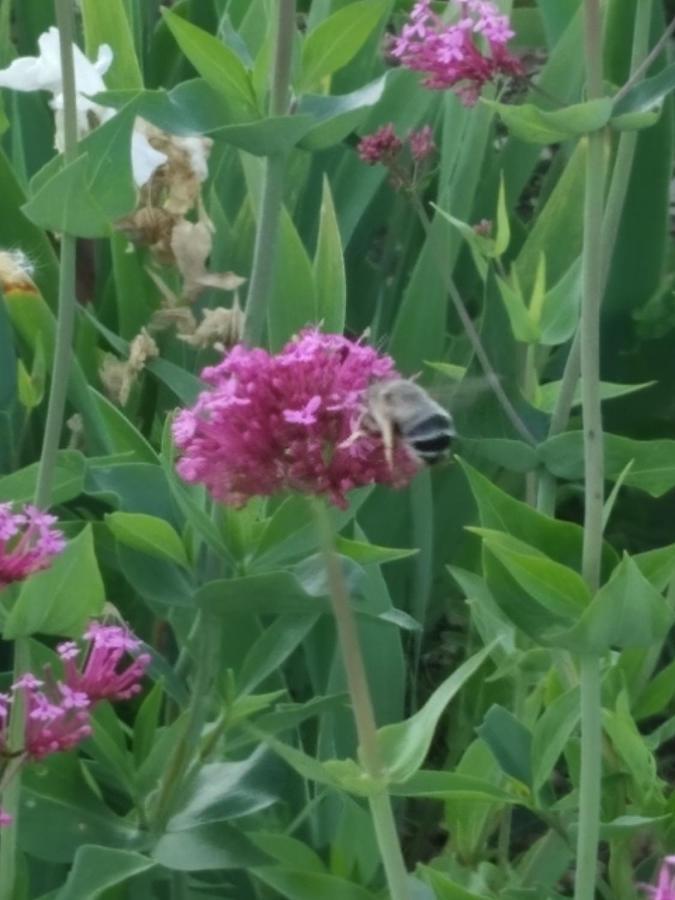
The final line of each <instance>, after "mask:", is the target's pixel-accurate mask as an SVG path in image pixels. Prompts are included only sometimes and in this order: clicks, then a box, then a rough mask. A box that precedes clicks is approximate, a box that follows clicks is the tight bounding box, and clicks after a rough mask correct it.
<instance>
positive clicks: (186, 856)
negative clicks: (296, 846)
mask: <svg viewBox="0 0 675 900" xmlns="http://www.w3.org/2000/svg"><path fill="white" fill-rule="evenodd" d="M152 857H153V859H154V860H156V861H157V862H158V863H161V864H162V865H163V866H166V868H167V869H171V870H173V871H177V872H198V871H200V870H205V871H209V870H214V869H250V868H253V867H254V866H261V865H265V863H266V862H268V858H267V856H266V855H265V854H264V853H263V852H262V851H261V850H258V848H257V847H256V846H255V845H254V844H253V843H252V842H251V841H250V840H249V839H248V838H247V837H246V835H245V834H244V833H243V832H242V831H241V830H240V829H238V828H235V826H234V825H230V824H228V823H227V822H207V823H205V824H202V825H197V826H196V827H195V828H190V829H185V830H182V831H167V832H166V833H165V834H163V835H162V837H160V839H159V840H158V841H157V843H156V844H155V847H154V848H153V850H152Z"/></svg>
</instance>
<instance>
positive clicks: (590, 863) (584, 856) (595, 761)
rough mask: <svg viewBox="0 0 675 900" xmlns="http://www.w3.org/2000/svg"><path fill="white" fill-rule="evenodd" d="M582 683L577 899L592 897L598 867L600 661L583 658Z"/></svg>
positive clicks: (600, 742) (593, 658)
mask: <svg viewBox="0 0 675 900" xmlns="http://www.w3.org/2000/svg"><path fill="white" fill-rule="evenodd" d="M579 680H580V684H581V775H580V779H579V831H578V834H577V862H576V880H575V887H574V900H593V898H594V897H595V882H596V877H597V867H598V839H599V833H600V794H601V785H602V716H601V711H602V710H601V696H600V682H601V679H600V660H599V659H598V658H597V657H595V656H588V657H583V658H582V659H581V664H580V669H579Z"/></svg>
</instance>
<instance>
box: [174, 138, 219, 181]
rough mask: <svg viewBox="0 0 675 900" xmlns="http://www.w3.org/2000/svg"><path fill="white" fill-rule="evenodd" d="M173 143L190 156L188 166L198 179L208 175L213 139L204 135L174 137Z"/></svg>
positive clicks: (203, 179)
mask: <svg viewBox="0 0 675 900" xmlns="http://www.w3.org/2000/svg"><path fill="white" fill-rule="evenodd" d="M172 140H173V142H174V144H175V145H176V146H177V147H180V148H181V149H182V150H185V152H186V153H187V154H188V156H189V157H190V168H191V169H192V171H193V172H194V174H195V176H196V177H197V178H198V179H199V180H200V181H206V179H207V178H208V177H209V154H210V152H211V146H212V145H213V141H212V140H211V139H210V138H205V137H174V138H172Z"/></svg>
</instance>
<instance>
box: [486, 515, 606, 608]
mask: <svg viewBox="0 0 675 900" xmlns="http://www.w3.org/2000/svg"><path fill="white" fill-rule="evenodd" d="M471 531H475V532H476V533H477V534H479V535H480V536H481V537H482V539H483V542H484V544H485V545H486V546H487V547H488V548H489V549H490V551H491V552H492V553H493V554H494V555H495V556H496V557H497V559H498V560H499V561H500V562H501V563H502V564H503V565H504V566H505V567H506V569H507V570H508V571H509V573H510V574H511V575H512V576H513V578H515V580H516V581H517V582H518V584H519V585H520V586H521V587H522V588H523V589H524V590H525V591H527V593H528V594H530V596H532V597H533V598H534V599H535V600H536V601H537V602H538V603H540V604H541V605H542V606H543V607H544V608H545V609H547V610H549V611H550V612H551V613H553V615H554V616H559V617H561V618H569V619H573V618H576V616H577V615H578V614H579V613H580V612H581V611H582V610H583V609H585V608H586V607H587V606H588V604H589V603H590V600H591V595H590V592H589V590H588V587H587V586H586V583H585V582H584V580H583V578H582V577H581V575H579V574H578V573H577V572H575V571H574V569H571V568H569V566H563V565H561V564H560V563H558V562H556V561H555V560H552V559H550V558H549V557H547V556H546V555H545V554H544V553H542V552H541V551H540V550H537V549H536V547H532V546H531V545H529V544H526V543H525V542H524V541H521V540H518V539H517V538H514V537H513V536H512V535H510V534H506V533H504V532H500V531H492V530H490V529H486V528H472V529H471Z"/></svg>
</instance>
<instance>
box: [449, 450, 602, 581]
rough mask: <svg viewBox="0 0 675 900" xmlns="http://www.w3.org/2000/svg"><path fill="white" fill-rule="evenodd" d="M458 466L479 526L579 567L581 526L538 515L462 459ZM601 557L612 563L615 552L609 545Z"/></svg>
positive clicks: (563, 563)
mask: <svg viewBox="0 0 675 900" xmlns="http://www.w3.org/2000/svg"><path fill="white" fill-rule="evenodd" d="M462 469H463V470H464V472H465V473H466V476H467V478H468V480H469V484H470V486H471V490H472V491H473V495H474V497H475V499H476V502H477V504H478V510H479V513H480V522H481V525H482V526H483V527H485V528H493V529H496V530H498V531H505V532H507V533H508V534H510V535H511V536H512V537H514V538H517V539H518V540H521V541H524V542H525V543H526V544H530V545H531V546H532V547H536V548H537V549H538V550H540V551H541V552H542V553H544V554H545V555H546V556H548V557H550V558H551V559H554V560H555V561H556V562H559V563H561V564H562V565H563V566H568V567H569V568H570V569H574V570H577V571H578V570H579V568H580V566H581V549H582V544H583V529H581V528H580V527H579V526H578V525H575V524H573V523H572V522H563V521H561V520H559V519H552V518H550V517H549V516H544V515H542V514H541V513H539V512H537V511H536V510H534V509H532V507H531V506H529V505H528V504H527V503H523V502H522V501H520V500H516V499H515V498H514V497H511V496H510V495H509V494H507V493H506V492H505V491H502V490H500V488H498V487H497V486H496V485H495V484H493V483H492V482H491V481H490V480H488V479H487V478H486V477H485V476H484V475H481V474H480V473H479V472H478V471H477V470H476V469H473V468H471V466H469V465H467V464H466V463H465V462H462ZM605 557H606V558H605V560H604V562H605V566H606V567H613V565H614V564H615V562H616V561H617V556H616V554H615V553H614V552H613V551H612V550H611V549H606V550H605Z"/></svg>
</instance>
